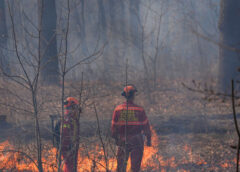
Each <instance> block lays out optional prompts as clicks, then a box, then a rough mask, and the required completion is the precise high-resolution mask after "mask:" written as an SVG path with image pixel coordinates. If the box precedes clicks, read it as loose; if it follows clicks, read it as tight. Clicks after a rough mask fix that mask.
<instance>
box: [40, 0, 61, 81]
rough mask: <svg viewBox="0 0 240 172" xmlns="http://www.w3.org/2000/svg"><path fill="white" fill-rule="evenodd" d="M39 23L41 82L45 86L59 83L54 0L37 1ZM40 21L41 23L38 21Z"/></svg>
mask: <svg viewBox="0 0 240 172" xmlns="http://www.w3.org/2000/svg"><path fill="white" fill-rule="evenodd" d="M38 8H39V22H41V30H42V32H41V36H40V39H41V42H40V43H41V60H42V61H41V66H42V67H41V81H42V82H43V83H45V84H57V83H58V82H59V66H58V54H57V39H56V21H57V13H56V5H55V0H38ZM40 20H41V21H40Z"/></svg>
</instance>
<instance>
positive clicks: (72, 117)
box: [61, 97, 80, 172]
mask: <svg viewBox="0 0 240 172" xmlns="http://www.w3.org/2000/svg"><path fill="white" fill-rule="evenodd" d="M78 104H79V103H78V101H77V100H76V99H75V98H73V97H68V98H67V99H66V101H65V102H64V108H65V114H64V119H63V125H62V127H63V129H62V146H61V148H62V156H63V160H64V172H75V171H77V156H78V146H79V137H78V135H79V112H80V109H79V108H78Z"/></svg>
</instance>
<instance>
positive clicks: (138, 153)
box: [131, 145, 143, 172]
mask: <svg viewBox="0 0 240 172" xmlns="http://www.w3.org/2000/svg"><path fill="white" fill-rule="evenodd" d="M142 156H143V146H142V145H138V146H136V147H134V148H133V149H132V151H131V170H132V172H139V171H140V167H141V162H142Z"/></svg>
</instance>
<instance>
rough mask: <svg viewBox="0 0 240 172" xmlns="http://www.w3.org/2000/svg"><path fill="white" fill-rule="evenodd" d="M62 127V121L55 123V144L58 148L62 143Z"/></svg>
mask: <svg viewBox="0 0 240 172" xmlns="http://www.w3.org/2000/svg"><path fill="white" fill-rule="evenodd" d="M60 128H61V121H60V120H58V121H57V122H56V123H55V125H54V131H53V146H54V147H56V148H57V149H58V148H59V143H60Z"/></svg>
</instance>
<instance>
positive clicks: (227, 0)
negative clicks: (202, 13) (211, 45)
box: [219, 0, 240, 92]
mask: <svg viewBox="0 0 240 172" xmlns="http://www.w3.org/2000/svg"><path fill="white" fill-rule="evenodd" d="M239 9H240V1H239V0H221V11H220V19H219V30H220V39H221V40H220V41H221V44H223V45H226V46H229V47H232V48H238V49H239V48H240V44H239V42H240V22H239V18H240V12H239ZM219 55H220V68H219V70H220V85H221V88H222V90H223V91H228V92H230V88H231V87H230V84H229V83H231V82H230V81H231V79H239V73H238V68H239V67H240V54H239V52H234V51H231V50H229V49H226V48H224V47H220V51H219Z"/></svg>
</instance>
